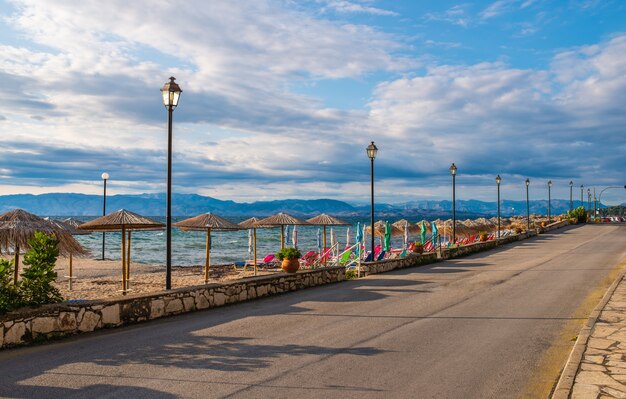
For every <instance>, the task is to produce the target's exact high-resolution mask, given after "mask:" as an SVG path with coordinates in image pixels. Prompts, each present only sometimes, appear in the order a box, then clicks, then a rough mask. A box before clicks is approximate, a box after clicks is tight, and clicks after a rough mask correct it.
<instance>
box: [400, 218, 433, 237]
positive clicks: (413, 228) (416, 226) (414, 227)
mask: <svg viewBox="0 0 626 399" xmlns="http://www.w3.org/2000/svg"><path fill="white" fill-rule="evenodd" d="M420 224H421V222H420V223H411V222H409V221H408V220H406V219H400V220H398V221H397V222H395V223H392V224H391V226H392V229H393V227H397V228H399V229H400V230H401V231H402V233H403V234H404V229H405V228H406V226H407V225H408V226H409V233H412V234H417V233H419V232H420ZM429 226H430V223H428V222H426V227H427V228H428V227H429Z"/></svg>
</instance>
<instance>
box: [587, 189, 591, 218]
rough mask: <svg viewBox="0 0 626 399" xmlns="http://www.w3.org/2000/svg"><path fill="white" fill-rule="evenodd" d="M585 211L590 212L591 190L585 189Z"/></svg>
mask: <svg viewBox="0 0 626 399" xmlns="http://www.w3.org/2000/svg"><path fill="white" fill-rule="evenodd" d="M587 210H588V211H589V212H591V189H590V188H588V189H587Z"/></svg>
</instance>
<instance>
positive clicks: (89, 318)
mask: <svg viewBox="0 0 626 399" xmlns="http://www.w3.org/2000/svg"><path fill="white" fill-rule="evenodd" d="M99 323H100V315H99V314H97V313H95V312H92V311H88V312H85V314H84V315H83V318H82V319H81V321H80V324H79V325H78V330H80V331H83V332H86V331H93V330H95V329H96V328H97V327H98V324H99Z"/></svg>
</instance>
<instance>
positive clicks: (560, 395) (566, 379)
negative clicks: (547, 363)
mask: <svg viewBox="0 0 626 399" xmlns="http://www.w3.org/2000/svg"><path fill="white" fill-rule="evenodd" d="M619 267H621V268H622V270H621V271H620V272H619V275H618V276H617V278H616V279H615V281H613V283H612V284H611V286H610V287H609V288H608V289H607V291H606V292H605V293H604V296H603V297H602V299H601V300H600V302H599V303H598V305H597V306H596V307H595V309H593V311H592V312H591V314H590V315H589V317H588V318H587V322H586V323H585V325H584V326H583V328H582V329H581V330H580V333H579V334H578V338H576V343H574V347H573V348H572V351H571V352H570V355H569V357H568V359H567V362H566V363H565V367H564V368H563V371H562V372H561V376H560V377H559V381H558V382H557V384H556V387H555V388H554V390H553V393H552V395H551V396H550V398H551V399H568V398H569V397H570V394H571V391H572V388H573V386H574V379H575V378H576V374H577V373H578V369H579V367H580V363H581V361H582V359H583V354H584V353H585V350H586V349H587V343H588V342H589V337H590V336H591V331H592V330H593V327H594V326H595V325H596V322H597V321H598V318H599V317H600V313H601V312H602V310H604V307H605V306H606V304H607V303H608V302H609V300H610V299H611V297H612V296H613V293H614V292H615V290H616V289H617V286H618V285H619V283H620V282H621V281H622V279H623V278H624V275H626V264H625V263H624V262H621V263H620V265H619Z"/></svg>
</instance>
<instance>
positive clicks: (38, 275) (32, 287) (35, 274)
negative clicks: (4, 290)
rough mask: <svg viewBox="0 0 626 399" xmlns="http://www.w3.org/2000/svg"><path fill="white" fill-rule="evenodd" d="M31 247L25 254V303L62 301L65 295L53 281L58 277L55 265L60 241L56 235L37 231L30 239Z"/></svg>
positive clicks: (23, 279) (23, 286) (23, 291)
mask: <svg viewBox="0 0 626 399" xmlns="http://www.w3.org/2000/svg"><path fill="white" fill-rule="evenodd" d="M28 244H29V245H30V249H29V250H28V252H26V254H25V255H24V265H26V266H28V267H26V268H25V269H24V272H23V273H22V282H21V284H20V292H21V294H22V299H23V301H24V304H25V305H29V306H39V305H44V304H47V303H56V302H61V301H62V300H63V297H62V296H61V293H60V292H59V290H58V289H56V288H55V287H54V286H53V285H52V283H53V282H54V281H55V280H56V278H57V273H56V272H55V271H54V265H55V263H56V260H57V258H58V257H59V250H58V245H59V241H58V240H57V239H56V237H54V236H49V235H46V234H44V233H41V232H38V231H36V232H35V236H34V237H33V238H31V239H30V240H29V241H28Z"/></svg>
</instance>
